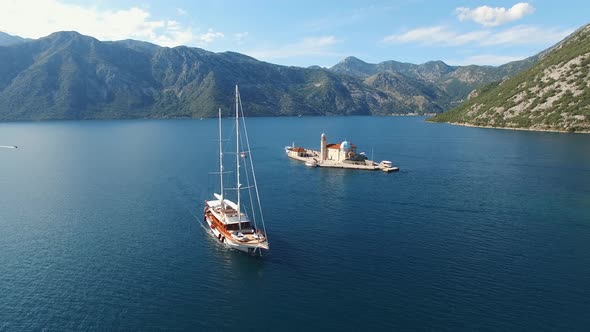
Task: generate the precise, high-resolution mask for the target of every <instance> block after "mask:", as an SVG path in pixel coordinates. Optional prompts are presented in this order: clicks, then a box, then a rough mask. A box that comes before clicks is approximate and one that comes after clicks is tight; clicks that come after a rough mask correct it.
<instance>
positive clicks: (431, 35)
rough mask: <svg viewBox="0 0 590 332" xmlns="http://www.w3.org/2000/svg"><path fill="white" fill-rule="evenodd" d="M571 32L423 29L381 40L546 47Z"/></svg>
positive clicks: (533, 28) (530, 28)
mask: <svg viewBox="0 0 590 332" xmlns="http://www.w3.org/2000/svg"><path fill="white" fill-rule="evenodd" d="M572 31H573V30H572V29H557V28H549V29H548V28H541V27H536V26H524V25H521V26H516V27H513V28H510V29H506V30H502V31H492V30H475V31H470V32H458V31H455V30H452V29H450V28H449V27H446V26H433V27H422V28H417V29H413V30H409V31H406V32H404V33H400V34H393V35H390V36H387V37H385V38H383V42H385V43H396V44H401V43H418V44H421V45H427V46H458V45H466V44H474V45H479V46H489V45H548V44H554V43H557V42H558V41H560V40H561V39H563V38H565V37H566V36H567V35H568V34H570V33H572Z"/></svg>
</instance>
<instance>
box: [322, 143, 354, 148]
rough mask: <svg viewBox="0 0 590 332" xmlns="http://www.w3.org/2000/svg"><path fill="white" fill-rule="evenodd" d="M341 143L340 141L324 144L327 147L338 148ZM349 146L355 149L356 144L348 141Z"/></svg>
mask: <svg viewBox="0 0 590 332" xmlns="http://www.w3.org/2000/svg"><path fill="white" fill-rule="evenodd" d="M341 144H342V143H332V144H326V147H327V148H328V149H340V145H341ZM350 147H351V148H352V149H356V145H354V144H352V143H350Z"/></svg>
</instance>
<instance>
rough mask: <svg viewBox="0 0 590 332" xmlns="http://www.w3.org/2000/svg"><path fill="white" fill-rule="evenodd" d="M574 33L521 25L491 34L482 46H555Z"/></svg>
mask: <svg viewBox="0 0 590 332" xmlns="http://www.w3.org/2000/svg"><path fill="white" fill-rule="evenodd" d="M572 32H574V29H556V28H550V29H543V28H539V27H535V26H525V25H520V26H516V27H513V28H510V29H507V30H503V31H499V32H497V33H493V34H490V35H489V36H488V37H487V38H486V39H483V40H481V41H480V44H481V45H485V46H487V45H546V44H555V43H557V42H559V41H560V40H562V39H563V38H565V37H566V36H567V35H569V34H571V33H572Z"/></svg>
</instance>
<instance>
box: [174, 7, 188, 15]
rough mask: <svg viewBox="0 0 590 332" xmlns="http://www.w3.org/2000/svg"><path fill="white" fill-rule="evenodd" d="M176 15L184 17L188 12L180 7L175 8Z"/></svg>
mask: <svg viewBox="0 0 590 332" xmlns="http://www.w3.org/2000/svg"><path fill="white" fill-rule="evenodd" d="M176 13H177V14H178V15H181V16H185V15H186V14H188V12H187V11H186V10H184V9H182V8H180V7H176Z"/></svg>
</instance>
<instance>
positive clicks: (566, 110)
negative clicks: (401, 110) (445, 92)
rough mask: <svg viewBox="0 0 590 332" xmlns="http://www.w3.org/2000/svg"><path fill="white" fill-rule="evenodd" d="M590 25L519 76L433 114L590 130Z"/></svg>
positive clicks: (491, 123)
mask: <svg viewBox="0 0 590 332" xmlns="http://www.w3.org/2000/svg"><path fill="white" fill-rule="evenodd" d="M589 73H590V24H588V25H585V26H584V27H581V28H580V29H578V30H576V31H575V32H574V33H572V34H571V35H570V36H568V37H567V38H566V39H564V40H563V41H561V42H560V43H558V44H556V45H555V46H553V47H552V48H550V49H548V50H547V51H546V52H543V54H542V56H541V57H540V60H539V61H538V62H536V63H535V64H534V65H533V66H532V67H530V68H529V69H527V70H525V71H523V72H520V73H519V74H517V75H516V76H514V77H512V78H509V79H506V80H503V81H499V82H495V83H491V84H488V85H486V86H484V87H481V88H479V89H478V90H476V91H474V92H473V93H472V95H471V98H469V100H468V101H467V102H465V103H464V104H462V105H460V106H459V107H457V108H454V109H452V110H450V111H448V112H446V113H444V114H440V115H437V116H435V117H433V118H432V119H431V121H435V122H450V123H455V124H462V125H471V126H482V127H498V128H508V129H525V130H541V131H542V130H545V131H564V132H590V74H589Z"/></svg>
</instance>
